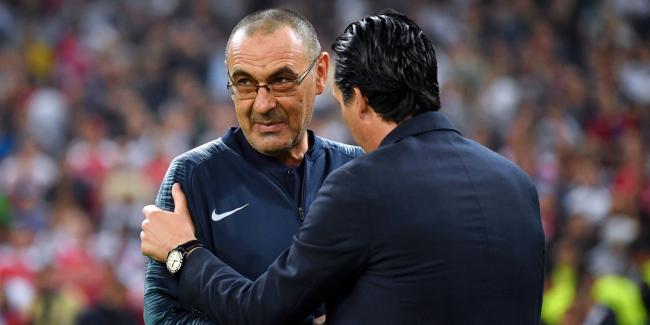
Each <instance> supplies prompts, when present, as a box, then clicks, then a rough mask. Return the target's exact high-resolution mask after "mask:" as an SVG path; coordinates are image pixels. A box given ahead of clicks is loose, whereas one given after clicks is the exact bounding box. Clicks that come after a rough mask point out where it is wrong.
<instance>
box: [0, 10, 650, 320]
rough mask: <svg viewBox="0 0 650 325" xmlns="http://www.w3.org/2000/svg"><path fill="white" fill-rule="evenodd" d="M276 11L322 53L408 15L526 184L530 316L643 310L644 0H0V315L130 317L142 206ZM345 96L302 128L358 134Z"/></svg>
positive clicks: (647, 203)
mask: <svg viewBox="0 0 650 325" xmlns="http://www.w3.org/2000/svg"><path fill="white" fill-rule="evenodd" d="M273 6H275V7H285V8H290V9H294V10H296V11H298V12H300V13H302V14H303V15H305V16H306V17H307V18H308V19H310V20H311V21H312V22H313V24H314V26H315V28H316V30H317V32H318V35H319V37H320V40H321V42H322V44H323V47H324V48H325V49H329V47H330V45H331V44H332V41H333V40H334V39H335V37H336V36H337V35H338V34H339V33H341V32H342V31H343V29H344V28H345V26H347V24H348V23H349V22H351V21H353V20H358V19H360V18H362V17H363V16H366V15H369V14H375V13H377V12H378V11H379V10H380V9H381V8H384V7H393V8H395V9H398V10H400V11H402V12H404V13H406V14H407V15H409V16H411V17H412V18H413V19H414V20H415V21H417V22H418V23H419V24H420V25H421V26H422V27H423V29H424V30H425V31H426V33H427V35H429V37H430V38H432V39H433V40H434V43H435V45H436V50H437V55H438V64H439V80H440V84H441V88H442V105H443V109H442V111H443V112H445V113H446V114H447V115H448V116H449V117H450V118H451V119H452V120H453V121H454V122H455V123H456V125H457V126H458V127H459V128H460V129H461V131H462V132H463V133H464V135H465V136H467V137H470V138H473V139H475V140H476V141H479V142H481V143H483V144H485V145H486V146H488V147H490V148H492V149H493V150H495V151H497V152H499V153H501V154H503V155H504V156H506V157H508V158H509V159H511V160H513V161H514V162H516V163H517V164H518V165H519V166H521V167H522V168H523V169H524V170H525V171H526V172H527V173H528V174H529V175H530V176H531V177H532V178H533V180H534V181H535V183H536V185H537V188H538V191H539V198H540V203H541V210H542V218H543V224H544V231H545V233H546V238H547V244H548V249H547V255H548V262H547V277H546V284H545V293H544V306H543V311H542V319H543V322H544V323H545V324H547V325H552V324H631V325H632V324H634V325H636V324H647V323H648V320H649V319H650V318H649V315H650V313H649V312H648V306H649V302H650V290H648V284H650V238H649V237H650V236H649V232H648V229H649V226H648V225H649V224H650V223H649V221H650V219H649V218H650V182H649V180H650V177H649V176H650V163H649V159H648V158H650V155H649V153H650V151H649V149H648V144H649V143H650V1H647V0H616V1H614V0H603V1H582V0H539V1H503V0H493V1H473V0H458V1H424V0H419V1H399V2H394V1H381V0H379V1H377V0H373V1H370V0H357V1H352V0H330V1H298V0H296V1H269V0H265V1H261V0H219V1H217V0H197V1H186V2H182V1H180V0H142V1H126V0H117V1H107V0H106V1H91V0H43V1H37V0H23V1H3V2H2V3H0V324H29V323H31V324H73V323H79V324H89V323H95V324H101V322H100V321H102V320H103V321H105V322H106V321H108V322H109V323H115V324H117V323H120V324H129V323H135V324H138V323H142V316H141V314H142V296H143V280H144V258H143V257H142V256H141V255H140V246H139V238H138V234H139V226H140V222H141V219H142V215H141V208H142V206H143V205H146V204H149V203H151V202H153V199H154V196H155V194H156V192H157V189H158V186H159V185H160V181H161V180H162V177H163V175H164V173H165V171H166V168H167V166H168V164H169V162H170V160H171V159H172V158H173V157H175V156H176V155H178V154H180V153H182V152H184V151H186V150H188V149H190V148H192V147H194V146H196V145H199V144H202V143H204V142H207V141H210V140H212V139H215V138H216V137H218V136H220V135H221V134H223V133H224V131H225V130H226V129H227V128H229V127H230V126H233V125H236V121H235V119H234V113H233V111H234V108H233V105H232V102H231V100H230V97H229V95H228V92H227V89H226V87H225V84H226V80H227V79H226V78H227V77H226V70H225V66H224V63H223V62H224V43H225V41H226V38H227V36H228V34H229V33H230V30H231V29H232V27H233V26H234V25H235V23H236V22H237V21H238V20H239V19H240V18H242V17H243V16H244V15H246V14H248V13H250V12H251V11H252V10H255V9H260V8H265V7H273ZM338 110H339V108H338V106H337V105H336V103H335V101H334V100H333V99H332V98H331V96H330V95H329V92H327V93H326V94H325V95H323V96H319V97H318V99H317V105H316V110H315V114H314V115H315V116H314V119H313V122H312V125H311V128H312V129H314V130H315V131H316V133H317V134H319V135H321V136H324V137H328V138H331V139H334V140H339V141H344V142H348V143H351V142H352V140H351V139H350V136H349V134H348V133H347V130H346V129H345V126H344V125H343V124H342V122H341V120H340V117H339V112H338ZM476 271H477V272H480V270H476ZM432 294H435V293H432Z"/></svg>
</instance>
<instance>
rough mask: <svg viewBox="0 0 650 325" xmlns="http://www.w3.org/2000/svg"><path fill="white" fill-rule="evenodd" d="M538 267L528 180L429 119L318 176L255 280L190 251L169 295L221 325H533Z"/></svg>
mask: <svg viewBox="0 0 650 325" xmlns="http://www.w3.org/2000/svg"><path fill="white" fill-rule="evenodd" d="M251 226H254V225H251ZM544 254H545V248H544V236H543V233H542V227H541V222H540V216H539V204H538V200H537V192H536V189H535V187H534V185H533V184H532V182H531V181H530V179H529V178H528V176H526V174H524V172H523V171H522V170H521V169H519V168H518V167H517V166H516V165H515V164H513V163H511V162H510V161H508V160H506V159H505V158H503V157H502V156H500V155H498V154H496V153H494V152H492V151H490V150H489V149H486V148H485V147H483V146H481V145H479V144H478V143H476V142H473V141H471V140H468V139H465V138H463V137H462V136H461V135H460V133H459V132H458V131H456V130H455V129H454V128H453V127H452V125H451V124H450V123H449V121H448V120H447V119H446V118H445V117H444V115H443V114H442V113H439V112H429V113H423V114H420V115H418V116H415V117H413V118H411V119H409V120H407V121H405V122H403V123H401V124H400V125H399V126H398V127H397V128H396V129H395V130H393V131H392V132H391V133H390V134H389V135H388V136H387V137H386V138H385V139H384V141H383V142H382V144H381V146H380V148H378V149H377V150H376V151H374V152H372V153H369V154H367V155H365V156H362V157H360V158H357V159H355V160H353V161H352V162H350V163H348V164H347V165H345V166H343V167H341V168H340V169H338V170H336V171H335V172H333V173H332V174H330V176H329V177H328V178H327V179H326V180H325V183H324V184H323V186H322V188H321V190H320V192H319V194H318V197H317V198H316V200H315V201H314V203H313V205H312V207H311V210H310V212H309V214H308V215H307V217H306V219H305V222H304V224H303V226H302V228H301V229H300V232H299V234H298V235H297V236H296V237H295V238H294V241H293V244H292V245H291V247H290V248H289V249H288V250H287V251H285V252H284V253H283V254H282V255H280V256H279V257H278V259H277V260H276V261H275V262H274V263H273V264H272V265H271V266H270V267H269V269H268V271H267V272H266V273H265V274H263V275H262V276H260V277H259V278H258V279H257V280H255V281H254V282H251V281H249V280H248V279H246V278H244V277H242V276H240V275H239V274H238V273H236V272H235V271H234V270H233V269H231V268H230V267H228V266H227V265H226V264H224V263H223V262H221V261H220V260H219V259H218V258H216V257H215V256H214V255H212V254H211V253H210V251H209V250H207V249H198V250H196V251H194V252H193V253H192V254H191V255H190V256H189V257H188V259H187V261H186V265H185V266H184V267H183V269H182V271H181V274H180V283H179V291H180V292H179V293H180V296H181V299H182V300H183V301H185V302H187V303H189V304H193V305H195V306H196V307H197V308H198V309H199V310H201V311H203V312H205V313H207V314H208V315H209V316H210V317H211V318H213V319H214V320H217V321H218V322H219V323H221V324H240V323H242V324H290V323H294V322H299V321H300V320H301V319H303V318H304V317H305V315H307V314H308V313H309V312H310V311H312V310H313V309H314V308H315V307H316V306H317V305H319V304H320V303H322V302H323V301H324V302H326V307H327V318H328V323H329V324H445V325H449V324H463V325H465V324H498V325H504V324H516V325H521V324H537V323H538V322H539V317H540V308H541V304H542V285H543V269H544Z"/></svg>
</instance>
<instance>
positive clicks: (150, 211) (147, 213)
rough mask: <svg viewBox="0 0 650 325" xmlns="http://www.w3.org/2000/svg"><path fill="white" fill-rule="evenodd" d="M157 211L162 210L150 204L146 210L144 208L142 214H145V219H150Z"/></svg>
mask: <svg viewBox="0 0 650 325" xmlns="http://www.w3.org/2000/svg"><path fill="white" fill-rule="evenodd" d="M156 211H161V210H160V209H158V207H156V206H155V205H152V204H149V205H147V206H145V207H144V208H142V214H144V217H145V219H146V218H148V217H149V216H151V215H152V214H153V213H154V212H156Z"/></svg>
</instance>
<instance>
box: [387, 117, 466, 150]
mask: <svg viewBox="0 0 650 325" xmlns="http://www.w3.org/2000/svg"><path fill="white" fill-rule="evenodd" d="M437 130H449V131H454V132H456V133H458V134H460V132H459V131H458V130H457V129H456V128H455V127H454V126H453V124H451V122H450V121H449V119H447V117H446V116H445V115H444V114H443V113H441V112H425V113H420V114H418V115H416V116H413V117H411V118H410V119H408V120H406V121H404V122H402V123H400V124H399V125H398V126H397V127H396V128H395V129H393V130H392V131H390V132H389V133H388V135H386V137H385V138H384V140H382V141H381V144H380V145H379V146H380V147H382V146H385V145H388V144H391V143H396V142H399V141H400V140H402V139H404V138H406V137H409V136H413V135H416V134H419V133H424V132H430V131H437Z"/></svg>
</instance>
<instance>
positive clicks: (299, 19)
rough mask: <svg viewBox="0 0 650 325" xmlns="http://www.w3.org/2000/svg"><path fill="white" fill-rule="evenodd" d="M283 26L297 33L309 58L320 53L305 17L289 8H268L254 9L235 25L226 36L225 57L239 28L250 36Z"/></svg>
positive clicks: (312, 27)
mask: <svg viewBox="0 0 650 325" xmlns="http://www.w3.org/2000/svg"><path fill="white" fill-rule="evenodd" d="M285 26H286V27H289V28H291V30H293V31H294V32H296V33H297V34H298V36H299V37H300V39H301V40H302V42H303V44H304V45H305V50H307V53H306V54H307V55H308V56H309V57H310V58H311V59H313V58H316V56H318V55H319V54H320V51H321V46H320V42H319V41H318V36H317V35H316V31H315V30H314V26H312V24H311V23H310V22H309V20H307V18H305V17H303V16H302V15H301V14H299V13H297V12H295V11H292V10H289V9H281V8H270V9H263V10H258V11H255V12H253V13H251V14H249V15H247V16H246V17H244V18H242V20H240V21H239V23H237V25H235V27H234V28H233V29H232V32H230V36H229V37H228V43H226V58H227V57H228V49H229V48H230V41H231V40H232V37H233V35H235V33H237V32H238V31H239V30H240V29H244V31H245V32H246V35H248V36H250V35H253V34H255V33H258V32H262V33H266V34H271V33H273V32H274V31H276V30H277V29H278V28H280V27H285Z"/></svg>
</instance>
